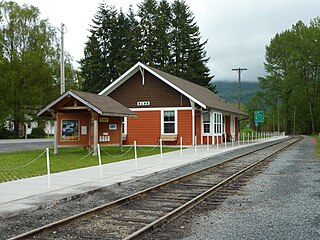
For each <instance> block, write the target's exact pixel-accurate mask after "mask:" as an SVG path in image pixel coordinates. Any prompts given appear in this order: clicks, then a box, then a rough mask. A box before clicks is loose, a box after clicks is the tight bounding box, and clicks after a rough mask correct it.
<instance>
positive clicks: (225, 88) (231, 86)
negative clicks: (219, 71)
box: [213, 81, 259, 104]
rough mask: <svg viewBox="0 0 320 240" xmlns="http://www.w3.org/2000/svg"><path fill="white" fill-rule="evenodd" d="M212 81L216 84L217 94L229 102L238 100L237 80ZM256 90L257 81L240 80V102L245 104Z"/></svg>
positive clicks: (257, 87)
mask: <svg viewBox="0 0 320 240" xmlns="http://www.w3.org/2000/svg"><path fill="white" fill-rule="evenodd" d="M213 83H214V84H215V85H216V89H217V90H218V95H219V96H221V97H222V98H224V99H225V100H227V101H229V102H233V103H237V102H238V82H230V81H214V82H213ZM258 90H259V83H258V82H241V103H242V104H245V103H246V102H247V101H248V99H249V98H250V97H251V96H253V95H254V94H255V93H256V92H257V91H258Z"/></svg>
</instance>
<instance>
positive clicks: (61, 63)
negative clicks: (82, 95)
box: [60, 23, 66, 94]
mask: <svg viewBox="0 0 320 240" xmlns="http://www.w3.org/2000/svg"><path fill="white" fill-rule="evenodd" d="M65 30H66V27H65V25H64V24H63V23H61V29H60V33H61V43H60V44H61V49H60V76H61V77H60V78H61V79H60V84H61V85H60V94H63V93H64V92H65V91H66V85H65V80H64V34H65V33H66V31H65Z"/></svg>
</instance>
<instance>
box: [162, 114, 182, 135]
mask: <svg viewBox="0 0 320 240" xmlns="http://www.w3.org/2000/svg"><path fill="white" fill-rule="evenodd" d="M165 111H174V120H175V121H174V133H164V119H163V117H164V112H165ZM177 134H178V110H177V109H171V108H166V109H161V135H177Z"/></svg>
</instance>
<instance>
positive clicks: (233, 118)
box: [230, 115, 236, 138]
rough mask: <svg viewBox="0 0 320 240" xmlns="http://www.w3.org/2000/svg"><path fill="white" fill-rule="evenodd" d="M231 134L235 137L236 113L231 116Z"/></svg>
mask: <svg viewBox="0 0 320 240" xmlns="http://www.w3.org/2000/svg"><path fill="white" fill-rule="evenodd" d="M230 134H231V136H232V137H233V138H234V137H235V135H236V118H235V116H234V115H231V116H230Z"/></svg>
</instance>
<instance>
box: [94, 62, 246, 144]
mask: <svg viewBox="0 0 320 240" xmlns="http://www.w3.org/2000/svg"><path fill="white" fill-rule="evenodd" d="M99 95H100V96H109V97H111V98H112V99H114V100H116V101H117V102H119V103H121V104H122V105H124V106H126V107H127V108H129V109H130V110H131V111H132V112H134V113H135V114H136V115H137V118H125V120H124V123H123V140H124V143H125V144H130V145H131V144H133V142H134V141H137V144H143V145H156V144H158V143H159V140H160V139H162V141H163V142H164V144H168V145H169V144H171V145H176V144H178V143H179V141H181V140H182V141H183V145H194V144H207V143H208V142H209V143H210V144H215V142H222V141H224V139H227V141H231V140H234V141H236V140H237V139H238V132H239V129H238V121H239V120H240V118H247V116H248V115H247V114H246V113H244V112H243V111H241V110H240V109H238V108H237V107H236V106H234V105H233V104H230V103H228V102H227V101H226V100H224V99H222V98H221V97H219V96H218V95H216V94H214V93H213V92H212V91H210V90H209V89H207V88H205V87H202V86H199V85H197V84H195V83H192V82H190V81H187V80H184V79H181V78H178V77H175V76H173V75H171V74H168V73H166V72H163V71H160V70H158V69H156V68H153V67H150V66H147V65H145V64H143V63H141V62H138V63H137V64H135V65H134V66H133V67H131V68H130V69H129V70H128V71H127V72H125V73H124V74H123V75H122V76H120V77H119V78H118V79H117V80H116V81H114V82H113V83H112V84H110V85H109V86H108V87H106V88H105V89H104V90H103V91H101V92H100V93H99Z"/></svg>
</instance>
